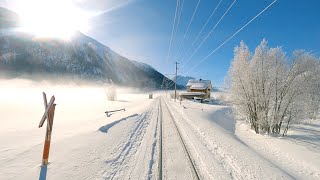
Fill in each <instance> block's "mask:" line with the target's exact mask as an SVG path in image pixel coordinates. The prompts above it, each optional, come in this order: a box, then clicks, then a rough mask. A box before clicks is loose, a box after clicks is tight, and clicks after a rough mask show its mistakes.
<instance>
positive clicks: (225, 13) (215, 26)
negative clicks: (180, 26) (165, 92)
mask: <svg viewBox="0 0 320 180" xmlns="http://www.w3.org/2000/svg"><path fill="white" fill-rule="evenodd" d="M236 1H237V0H234V1H233V2H232V4H231V5H230V6H229V7H228V9H227V10H226V11H225V12H224V14H223V15H222V16H221V17H220V19H219V21H218V22H217V23H216V24H215V25H214V27H213V28H212V29H211V31H210V32H209V33H208V34H207V36H206V37H205V38H204V40H203V41H202V42H201V44H200V45H199V46H198V47H197V48H196V50H195V51H194V52H193V53H192V55H191V56H190V57H189V58H188V60H187V61H185V62H184V63H183V64H182V65H181V66H180V69H182V68H183V67H184V66H185V65H186V64H187V63H188V62H189V61H190V59H191V58H192V57H193V56H194V54H195V53H196V52H197V51H198V50H199V49H200V48H201V46H202V45H203V43H204V42H205V41H206V40H207V39H208V37H209V36H210V35H211V33H212V32H213V31H214V30H215V29H216V28H217V26H218V25H219V24H220V22H221V21H222V20H223V18H224V17H225V16H226V15H227V13H228V12H229V11H230V9H231V8H232V6H233V5H234V3H235V2H236ZM180 62H182V59H181V60H180ZM178 79H179V78H178ZM171 86H172V85H171ZM171 86H169V87H171Z"/></svg>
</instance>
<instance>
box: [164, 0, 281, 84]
mask: <svg viewBox="0 0 320 180" xmlns="http://www.w3.org/2000/svg"><path fill="white" fill-rule="evenodd" d="M277 1H278V0H274V1H272V2H271V3H270V4H269V5H268V6H266V7H265V8H264V9H263V10H262V11H260V12H259V13H258V14H257V15H256V16H254V17H253V18H252V19H251V20H250V21H248V22H247V23H246V24H245V25H243V26H242V27H241V28H240V29H239V30H238V31H236V32H235V33H233V34H232V35H231V36H230V37H229V38H228V39H226V40H225V41H224V42H223V43H221V44H220V45H219V46H218V47H217V48H215V49H214V50H213V51H211V52H210V53H209V54H208V55H207V56H206V57H204V58H203V59H202V60H201V61H200V62H199V63H198V64H196V65H195V66H193V67H191V68H190V69H189V70H188V71H187V72H186V73H189V72H190V71H191V70H193V69H194V68H196V67H197V66H199V65H200V64H201V63H203V62H204V61H205V60H207V59H208V57H210V56H211V55H212V54H213V53H215V52H217V51H218V50H219V49H220V48H221V47H222V46H223V45H225V44H226V43H227V42H228V41H230V40H231V39H232V38H233V37H234V36H236V35H237V34H238V33H239V32H241V31H242V30H243V29H244V28H246V27H247V26H248V25H249V24H251V22H252V21H254V20H255V19H256V18H258V17H259V16H260V15H261V14H262V13H264V12H265V11H266V10H267V9H269V8H270V7H271V6H272V5H273V4H274V3H276V2H277ZM177 80H179V78H178V79H177ZM171 86H172V85H171ZM171 86H168V88H170V87H171Z"/></svg>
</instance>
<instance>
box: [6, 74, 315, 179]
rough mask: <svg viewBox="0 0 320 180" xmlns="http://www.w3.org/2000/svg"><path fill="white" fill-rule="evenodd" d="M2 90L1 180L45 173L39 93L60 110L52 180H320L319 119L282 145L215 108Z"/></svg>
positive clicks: (131, 95) (84, 91) (78, 92)
mask: <svg viewBox="0 0 320 180" xmlns="http://www.w3.org/2000/svg"><path fill="white" fill-rule="evenodd" d="M40 84H41V85H40ZM0 87H1V93H0V123H1V126H0V179H15V180H16V179H38V178H39V176H40V172H41V170H42V173H43V171H44V170H43V169H41V166H40V165H41V159H42V150H43V141H44V136H45V128H44V127H43V128H40V129H39V128H38V124H39V121H40V119H41V117H42V114H43V112H44V107H43V100H42V91H44V92H46V93H47V96H49V97H50V96H51V95H55V97H56V103H57V106H56V112H55V118H54V129H53V135H52V144H51V150H50V156H49V161H50V165H49V166H48V169H47V174H46V177H47V179H158V178H159V177H162V178H164V179H320V120H316V121H312V122H311V121H310V122H305V123H303V124H299V125H293V127H292V128H291V129H289V132H288V136H287V137H284V138H278V137H271V136H267V135H265V136H264V135H257V134H255V133H254V132H253V131H252V130H250V129H248V126H247V125H246V124H244V123H243V122H240V121H239V122H237V121H236V120H235V119H234V118H233V115H232V113H231V108H230V106H227V105H224V104H225V103H220V102H218V101H214V103H212V104H200V103H197V102H191V101H182V102H181V104H180V102H179V101H177V102H174V101H173V100H171V99H169V98H168V97H169V94H165V93H164V92H163V93H162V92H156V93H154V98H153V99H148V93H147V92H138V91H136V90H132V89H118V90H117V100H116V101H107V97H106V94H105V90H104V88H102V87H93V86H76V85H61V86H59V85H52V84H49V83H45V82H41V83H36V82H31V81H20V80H19V81H17V80H11V81H4V80H2V81H0ZM213 97H215V98H222V99H224V100H226V98H227V97H228V94H227V93H222V92H214V93H213ZM120 108H125V109H126V111H125V112H117V113H114V114H112V115H111V116H110V117H107V116H106V115H105V114H104V112H105V111H106V110H114V109H120ZM161 137H162V138H161Z"/></svg>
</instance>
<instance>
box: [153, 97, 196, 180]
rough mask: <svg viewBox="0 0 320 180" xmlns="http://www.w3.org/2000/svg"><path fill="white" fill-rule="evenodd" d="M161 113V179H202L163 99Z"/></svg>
mask: <svg viewBox="0 0 320 180" xmlns="http://www.w3.org/2000/svg"><path fill="white" fill-rule="evenodd" d="M160 111H161V114H160V116H161V118H160V119H161V122H160V123H162V126H160V127H161V130H160V131H162V132H161V133H160V137H159V138H160V153H159V155H160V159H159V179H198V180H199V179H201V178H200V176H199V174H198V170H197V168H196V166H195V162H194V160H193V158H192V156H191V154H190V152H189V149H188V148H187V146H186V143H185V140H184V139H183V137H182V135H181V132H180V129H179V127H178V126H177V124H176V122H175V119H174V117H173V116H172V114H171V111H170V110H169V107H168V105H167V104H166V102H165V101H163V100H162V98H161V100H160Z"/></svg>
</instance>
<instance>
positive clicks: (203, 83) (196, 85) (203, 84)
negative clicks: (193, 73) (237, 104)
mask: <svg viewBox="0 0 320 180" xmlns="http://www.w3.org/2000/svg"><path fill="white" fill-rule="evenodd" d="M187 87H190V89H196V90H202V89H207V88H208V87H209V88H210V89H212V86H211V81H210V80H202V79H200V80H195V79H191V80H189V81H188V83H187Z"/></svg>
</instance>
